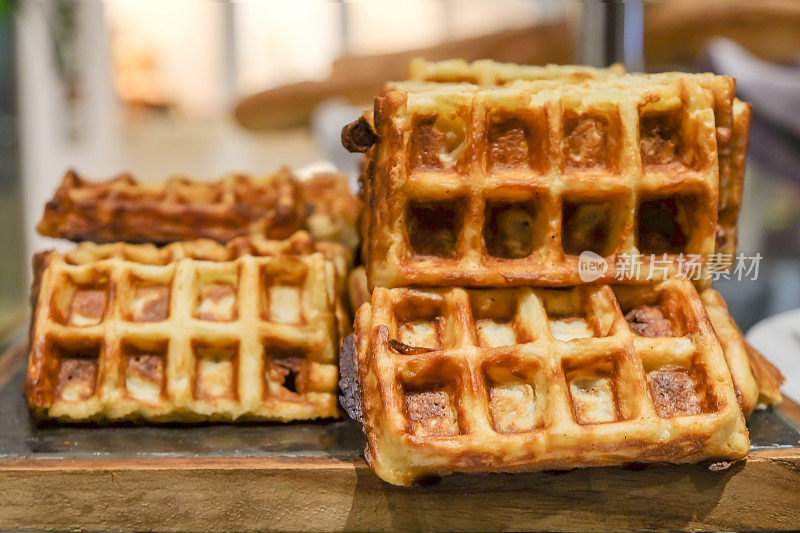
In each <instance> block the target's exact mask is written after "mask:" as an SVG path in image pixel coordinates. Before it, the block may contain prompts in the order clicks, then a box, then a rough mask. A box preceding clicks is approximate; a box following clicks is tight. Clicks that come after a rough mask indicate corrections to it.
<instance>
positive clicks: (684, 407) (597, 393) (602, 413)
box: [356, 280, 748, 485]
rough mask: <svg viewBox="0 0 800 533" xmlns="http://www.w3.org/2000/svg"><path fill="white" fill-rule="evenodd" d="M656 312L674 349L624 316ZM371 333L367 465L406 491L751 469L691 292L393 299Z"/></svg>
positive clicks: (363, 315) (362, 368)
mask: <svg viewBox="0 0 800 533" xmlns="http://www.w3.org/2000/svg"><path fill="white" fill-rule="evenodd" d="M641 304H657V305H659V306H660V307H661V309H663V310H664V311H665V313H666V316H668V318H669V321H670V323H671V327H672V328H673V329H672V333H673V336H671V337H642V336H638V335H636V334H634V333H633V331H632V330H631V329H630V328H629V327H628V325H627V323H626V319H625V318H624V317H623V312H625V310H626V308H627V307H628V306H636V305H641ZM578 317H582V321H576V318H578ZM548 326H549V327H548ZM356 331H357V335H358V347H357V357H358V368H359V377H360V382H361V383H362V394H363V398H364V400H363V402H364V403H363V407H364V424H365V428H366V433H367V436H368V441H369V444H368V453H367V457H368V459H369V460H370V461H371V463H372V466H373V467H374V468H375V470H376V472H377V473H378V475H380V476H381V477H382V478H383V479H384V480H386V481H389V482H391V483H395V484H401V485H407V484H410V483H412V482H413V481H415V480H419V479H421V478H424V477H426V476H431V475H441V474H445V473H449V472H453V471H461V472H487V471H517V470H542V469H554V468H565V467H568V468H573V467H579V466H600V465H611V464H622V463H626V462H633V461H635V462H653V461H668V462H674V463H680V462H696V461H698V460H702V459H709V458H715V459H738V458H742V457H744V456H745V455H746V454H747V450H748V438H747V430H746V428H745V425H744V419H743V417H742V413H741V411H740V410H739V407H738V405H737V401H736V396H735V393H734V390H733V386H732V384H731V378H730V374H729V373H728V370H727V367H726V365H725V360H724V358H723V354H722V351H721V349H720V346H719V343H718V342H717V340H716V337H715V335H714V331H713V329H712V327H711V325H710V323H709V322H708V318H707V316H706V314H705V312H704V310H703V306H702V303H701V301H700V299H699V297H698V295H697V293H696V291H695V290H694V288H693V287H692V286H691V284H690V283H689V282H688V281H685V280H669V281H666V282H663V283H662V284H660V285H656V286H654V287H653V286H624V287H623V286H619V287H615V288H614V290H613V291H612V289H611V288H610V287H608V286H581V287H577V288H573V289H569V290H557V289H530V288H517V289H513V290H503V289H495V290H485V289H484V290H469V291H465V290H464V289H441V290H435V289H431V290H426V291H423V290H414V289H382V288H378V289H375V291H374V292H373V298H372V304H371V305H364V306H363V307H362V308H361V309H360V310H359V312H358V315H357V320H356ZM588 336H591V338H583V337H588ZM573 337H575V338H573ZM559 339H562V340H559ZM568 339H569V340H568Z"/></svg>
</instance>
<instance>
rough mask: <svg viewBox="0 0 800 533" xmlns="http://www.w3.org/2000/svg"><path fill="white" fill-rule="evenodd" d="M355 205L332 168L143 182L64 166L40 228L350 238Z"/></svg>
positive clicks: (131, 234)
mask: <svg viewBox="0 0 800 533" xmlns="http://www.w3.org/2000/svg"><path fill="white" fill-rule="evenodd" d="M357 211H358V202H357V200H356V199H355V197H353V195H352V193H350V191H349V190H348V189H347V182H346V180H345V178H344V176H340V175H335V174H322V175H319V176H316V177H313V178H312V179H311V180H310V181H309V182H308V183H301V182H299V181H298V180H297V179H296V178H295V177H294V176H293V175H292V173H291V172H289V170H288V169H285V168H284V169H281V170H280V171H278V172H276V173H275V174H273V175H271V176H267V177H263V178H257V177H250V176H244V175H238V174H232V175H229V176H227V177H225V178H223V179H222V180H220V181H215V182H201V181H193V180H190V179H188V178H185V177H182V176H178V177H173V178H170V179H169V180H167V181H165V182H163V183H158V184H145V183H139V182H138V181H136V179H134V178H133V177H132V176H131V175H129V174H122V175H120V176H118V177H116V178H114V179H112V180H109V181H101V182H92V181H88V180H85V179H83V178H81V177H79V176H78V175H77V174H76V173H75V172H74V171H69V172H67V173H66V175H65V176H64V180H63V181H62V183H61V185H60V187H59V188H58V190H57V191H56V194H55V197H54V198H53V199H52V200H51V201H49V202H48V203H47V206H46V207H45V212H44V216H43V217H42V220H41V222H40V223H39V226H38V228H37V230H38V231H39V233H41V234H42V235H45V236H47V237H58V238H66V239H70V240H73V241H84V240H89V241H94V242H99V243H110V242H118V241H124V242H130V243H155V244H165V243H170V242H175V241H181V240H190V239H200V238H207V239H213V240H215V241H217V242H221V243H225V242H228V241H230V240H232V239H234V238H236V237H240V236H253V237H266V238H270V239H284V238H287V237H289V236H290V235H291V234H292V233H294V232H295V231H297V230H300V229H303V228H307V229H308V230H309V232H310V233H311V234H312V236H314V237H315V238H317V239H320V240H333V241H339V242H342V243H343V244H347V245H349V246H353V245H354V234H355V227H354V225H355V218H356V213H357Z"/></svg>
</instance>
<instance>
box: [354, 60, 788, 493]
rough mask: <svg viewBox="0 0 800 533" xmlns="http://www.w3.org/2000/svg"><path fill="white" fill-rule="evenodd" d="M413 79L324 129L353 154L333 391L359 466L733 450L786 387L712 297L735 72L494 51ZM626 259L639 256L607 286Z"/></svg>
mask: <svg viewBox="0 0 800 533" xmlns="http://www.w3.org/2000/svg"><path fill="white" fill-rule="evenodd" d="M411 77H412V80H410V81H406V82H399V83H390V84H388V85H387V86H386V87H385V89H384V91H383V92H382V93H381V94H380V95H379V96H378V97H377V98H376V99H375V106H374V111H373V112H371V113H367V114H365V115H364V116H363V117H362V118H361V119H359V120H358V121H356V122H354V123H353V124H351V125H348V126H347V127H346V128H345V129H344V131H343V143H344V145H345V147H347V148H348V149H350V150H353V151H363V152H366V158H365V164H364V166H363V173H362V179H361V182H362V193H363V196H364V198H363V201H364V205H365V212H364V213H362V218H361V222H360V228H361V232H362V241H363V248H362V251H363V257H364V261H365V273H358V274H355V273H354V275H353V276H351V284H350V285H351V290H352V292H353V294H354V297H353V299H354V300H355V299H356V298H358V297H357V296H355V295H356V294H358V293H361V294H364V296H362V298H365V299H368V300H369V301H368V302H366V303H364V304H363V305H362V306H361V307H360V308H359V309H358V312H357V315H356V322H355V336H354V337H353V338H351V339H350V340H349V341H347V342H345V344H344V346H343V351H342V365H343V366H342V368H343V369H345V368H347V369H351V370H352V373H353V378H354V380H355V382H356V384H355V385H356V386H355V387H353V386H351V385H352V384H350V383H345V386H344V387H343V389H345V400H346V405H349V407H352V408H353V409H352V411H353V413H354V414H356V415H357V416H359V417H360V418H361V420H362V422H363V426H364V430H365V433H366V435H367V440H368V446H367V451H366V457H367V460H368V461H369V462H370V464H371V465H372V466H373V468H374V469H375V471H376V472H377V473H378V475H379V476H380V477H382V478H383V479H385V480H386V481H389V482H391V483H396V484H402V485H406V484H410V483H412V482H414V481H417V480H420V479H422V478H425V477H428V476H435V475H442V474H446V473H449V472H454V471H459V472H490V471H521V470H541V469H553V468H559V469H560V468H571V467H577V466H598V465H612V464H621V463H629V462H653V461H668V462H673V463H684V462H697V461H700V460H728V461H730V460H737V459H741V458H743V457H745V456H746V454H747V451H748V445H749V440H748V434H747V428H746V425H745V420H744V416H745V415H748V414H749V413H750V412H752V410H753V409H754V408H755V407H756V406H757V405H759V404H761V405H766V404H769V403H775V402H778V401H780V393H779V391H778V387H779V385H780V382H781V380H782V378H781V376H780V374H779V373H777V371H775V369H774V367H772V366H771V365H770V364H769V363H768V362H766V361H765V360H764V359H763V358H762V357H761V356H760V355H758V354H757V353H756V352H755V351H754V350H752V349H751V348H749V347H748V346H747V345H746V343H745V342H744V339H743V338H742V335H741V332H740V331H739V330H738V328H736V326H735V324H734V323H733V321H732V319H731V318H730V315H729V314H728V312H727V308H726V307H725V303H724V302H723V301H722V298H721V297H720V296H719V294H718V293H717V292H716V291H714V289H712V288H710V287H709V285H710V277H711V276H710V270H711V268H712V261H711V260H712V258H714V257H719V256H724V255H730V254H732V253H733V252H734V250H735V244H736V221H737V217H738V211H739V205H740V203H741V192H742V182H743V178H744V153H745V150H746V145H747V130H748V120H749V107H748V105H747V104H744V103H742V102H739V101H737V100H735V99H734V97H733V88H734V87H733V80H732V79H730V78H726V77H723V76H715V75H711V74H700V75H690V74H679V73H668V74H657V75H640V74H626V73H625V72H624V71H623V70H622V69H621V68H620V67H618V66H615V67H612V68H609V69H588V68H583V67H555V66H548V67H521V66H517V65H501V64H497V63H493V62H490V61H479V62H476V63H472V64H467V63H465V62H462V61H446V62H442V63H426V62H422V61H416V62H414V63H413V64H412V68H411ZM642 254H644V256H645V257H648V256H649V257H655V258H657V259H658V262H655V261H652V260H651V261H644V262H643V263H642V264H639V265H638V267H637V268H633V269H632V270H630V271H626V272H624V274H625V275H622V276H621V275H620V274H621V272H622V271H623V269H622V267H623V266H626V265H628V263H629V261H630V258H632V257H637V256H640V255H642ZM687 258H691V262H692V263H693V266H692V267H691V278H692V279H693V280H694V283H692V282H691V281H689V280H688V279H686V278H687V277H689V276H688V275H687V268H686V267H687ZM587 260H591V264H594V265H599V266H600V267H601V268H598V269H595V270H592V271H591V272H585V271H584V270H583V269H584V265H585V264H586V263H587ZM359 280H363V283H364V284H366V287H363V286H361V287H360V285H361V283H359ZM368 291H371V296H369V292H368ZM698 291H701V292H698ZM348 391H349V392H352V391H356V392H357V394H353V395H348Z"/></svg>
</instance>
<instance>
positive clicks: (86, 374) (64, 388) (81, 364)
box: [56, 357, 97, 402]
mask: <svg viewBox="0 0 800 533" xmlns="http://www.w3.org/2000/svg"><path fill="white" fill-rule="evenodd" d="M96 383H97V359H96V358H95V357H67V358H63V359H61V362H60V364H59V369H58V386H57V387H56V397H57V398H59V399H60V400H63V401H66V402H78V401H83V400H88V399H89V398H91V397H92V396H94V391H95V387H96Z"/></svg>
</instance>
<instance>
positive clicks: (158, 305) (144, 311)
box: [130, 285, 169, 322]
mask: <svg viewBox="0 0 800 533" xmlns="http://www.w3.org/2000/svg"><path fill="white" fill-rule="evenodd" d="M130 316H131V319H132V320H133V321H134V322H161V321H163V320H166V319H167V317H168V316H169V287H167V286H164V285H145V286H141V287H136V289H135V290H134V293H133V300H132V301H131V309H130Z"/></svg>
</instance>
